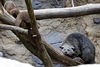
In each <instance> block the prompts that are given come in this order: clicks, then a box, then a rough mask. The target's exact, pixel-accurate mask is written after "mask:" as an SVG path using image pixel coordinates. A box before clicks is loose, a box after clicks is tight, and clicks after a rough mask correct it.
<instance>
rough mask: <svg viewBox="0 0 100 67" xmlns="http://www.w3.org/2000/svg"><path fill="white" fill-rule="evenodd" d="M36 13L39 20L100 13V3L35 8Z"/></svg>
mask: <svg viewBox="0 0 100 67" xmlns="http://www.w3.org/2000/svg"><path fill="white" fill-rule="evenodd" d="M21 11H22V10H21ZM25 11H26V10H25ZM34 13H35V16H36V19H37V20H41V19H51V18H68V17H77V16H84V15H90V14H98V13H100V4H87V5H83V6H77V7H69V8H53V9H39V10H34Z"/></svg>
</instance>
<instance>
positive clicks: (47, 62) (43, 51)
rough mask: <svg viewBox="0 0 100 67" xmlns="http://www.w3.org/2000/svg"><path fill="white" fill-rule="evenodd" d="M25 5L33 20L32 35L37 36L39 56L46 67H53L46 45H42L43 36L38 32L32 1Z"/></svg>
mask: <svg viewBox="0 0 100 67" xmlns="http://www.w3.org/2000/svg"><path fill="white" fill-rule="evenodd" d="M25 3H26V6H27V9H28V14H29V16H30V20H31V22H30V24H31V27H32V33H33V34H36V35H37V36H36V37H35V38H34V43H35V44H36V46H37V47H38V55H39V56H40V57H41V60H42V62H43V63H44V66H45V67H53V63H52V60H51V58H50V56H49V54H48V52H47V50H46V49H45V47H44V44H42V42H41V35H40V33H39V31H38V26H37V22H36V18H35V15H34V10H33V7H32V3H31V0H25Z"/></svg>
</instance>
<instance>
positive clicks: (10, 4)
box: [4, 1, 19, 18]
mask: <svg viewBox="0 0 100 67" xmlns="http://www.w3.org/2000/svg"><path fill="white" fill-rule="evenodd" d="M4 8H5V10H6V11H7V12H8V13H9V14H11V15H12V16H13V17H15V18H16V17H17V15H18V14H19V9H17V8H16V6H15V4H14V2H12V1H6V2H5V4H4Z"/></svg>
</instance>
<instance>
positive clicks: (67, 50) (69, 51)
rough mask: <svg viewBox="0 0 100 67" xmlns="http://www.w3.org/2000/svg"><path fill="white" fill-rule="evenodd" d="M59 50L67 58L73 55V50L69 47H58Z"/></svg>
mask: <svg viewBox="0 0 100 67" xmlns="http://www.w3.org/2000/svg"><path fill="white" fill-rule="evenodd" d="M60 48H61V51H62V52H63V53H64V54H65V55H68V56H71V57H72V56H73V54H74V53H75V51H74V50H75V48H74V47H73V46H71V45H62V46H60Z"/></svg>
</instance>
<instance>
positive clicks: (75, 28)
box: [0, 0, 100, 65]
mask: <svg viewBox="0 0 100 67" xmlns="http://www.w3.org/2000/svg"><path fill="white" fill-rule="evenodd" d="M13 1H14V2H15V4H16V5H17V7H18V8H19V9H26V7H25V3H24V0H13ZM39 1H41V2H42V3H43V5H42V6H41V7H40V8H42V9H45V8H54V7H53V6H54V4H52V3H54V2H53V1H52V0H48V1H47V0H39ZM58 2H59V3H61V4H59V5H60V6H62V7H71V6H72V5H71V0H63V2H64V3H63V4H62V2H61V1H60V0H58ZM87 3H100V0H75V6H80V5H84V4H87ZM57 6H58V5H57ZM40 8H39V9H40ZM93 18H100V14H95V15H88V16H80V17H71V18H57V19H45V20H38V21H39V22H40V24H41V27H40V29H39V31H40V33H41V35H42V36H44V37H45V36H47V35H48V34H50V33H51V32H59V36H62V37H66V36H67V35H69V34H70V33H75V32H79V33H82V34H85V35H86V36H88V37H89V39H90V40H91V41H92V42H93V44H94V45H95V50H96V58H95V60H96V63H99V64H100V24H94V22H93ZM11 33H12V32H9V31H5V30H1V31H0V51H4V52H5V56H6V57H8V58H12V59H16V60H19V61H21V62H27V63H30V64H33V65H34V62H32V57H31V53H30V52H29V51H28V50H27V49H26V48H24V46H23V45H18V44H16V43H15V41H18V38H17V37H16V36H15V35H14V34H11ZM1 44H2V45H1ZM9 45H10V46H9ZM16 47H17V48H18V49H16ZM12 48H13V49H12ZM23 56H24V57H23Z"/></svg>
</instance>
